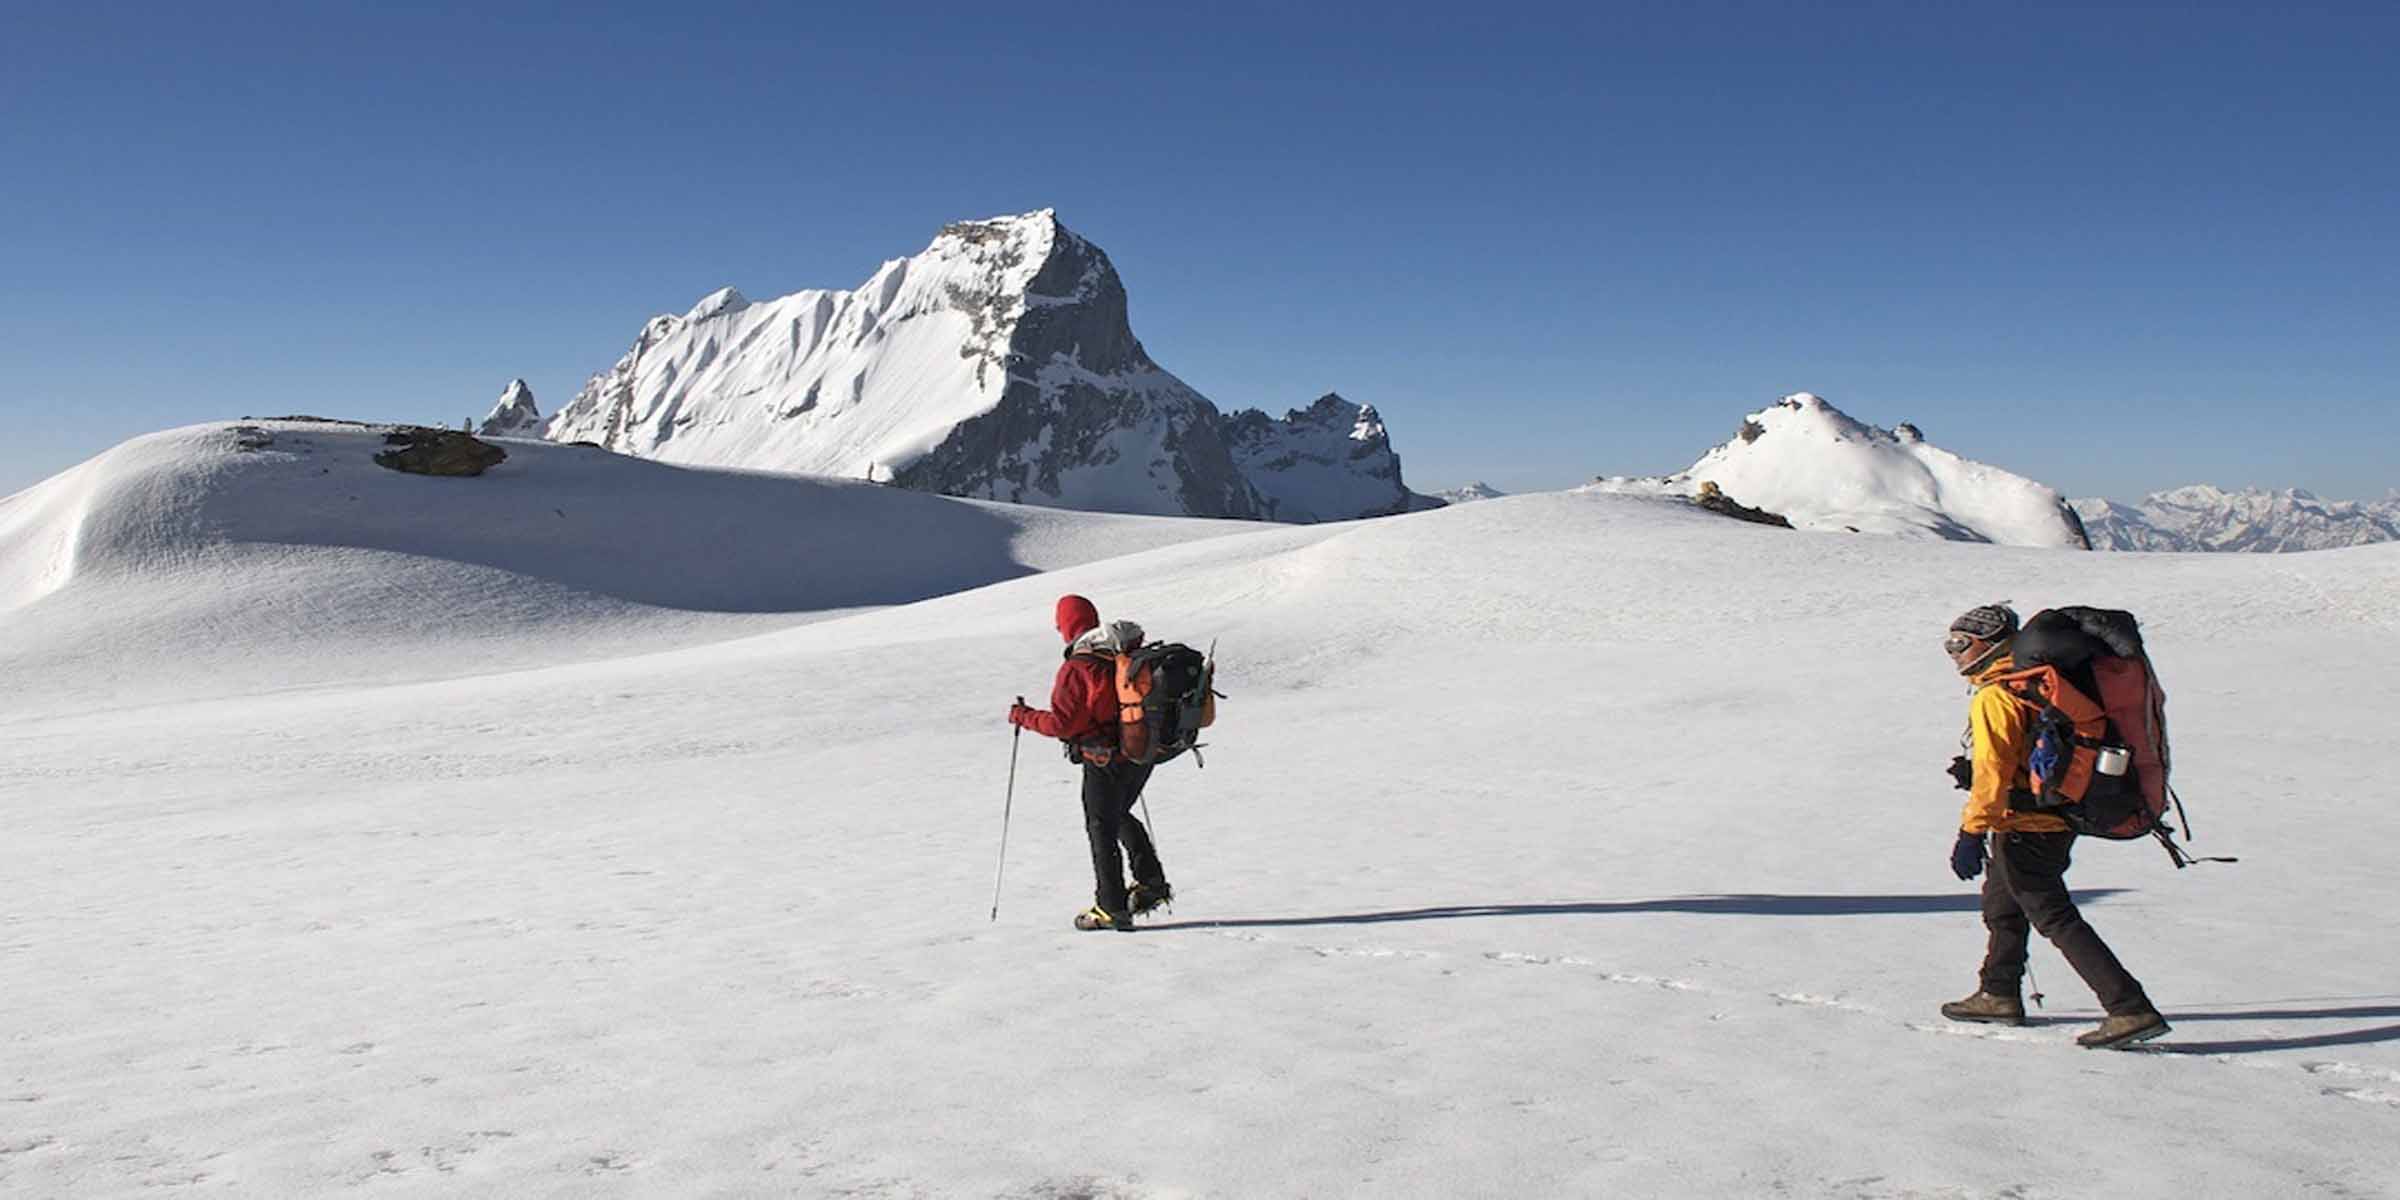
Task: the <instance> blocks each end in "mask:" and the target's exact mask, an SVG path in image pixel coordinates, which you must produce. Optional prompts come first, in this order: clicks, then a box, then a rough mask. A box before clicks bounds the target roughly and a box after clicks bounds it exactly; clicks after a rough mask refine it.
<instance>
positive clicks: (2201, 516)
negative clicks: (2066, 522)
mask: <svg viewBox="0 0 2400 1200" xmlns="http://www.w3.org/2000/svg"><path fill="white" fill-rule="evenodd" d="M2075 510H2076V512H2077V514H2078V515H2080V516H2081V517H2082V518H2083V525H2084V528H2085V529H2086V530H2087V531H2089V532H2090V534H2091V538H2092V545H2093V547H2094V548H2096V549H2101V550H2185V551H2248V552H2252V553H2277V552H2283V551H2293V550H2330V549H2335V548H2338V547H2342V546H2365V545H2372V544H2374V543H2376V542H2389V541H2395V540H2400V495H2395V496H2393V497H2387V498H2386V499H2383V500H2379V501H2378V500H2320V499H2318V498H2317V497H2315V496H2313V495H2310V494H2309V493H2307V492H2304V491H2300V490H2297V489H2285V490H2283V491H2269V490H2266V489H2264V488H2245V489H2243V490H2241V491H2233V492H2229V491H2225V490H2224V489H2221V488H2215V487H2210V486H2208V485H2206V484H2199V485H2195V486H2192V487H2180V488H2174V489H2172V490H2169V491H2164V492H2153V493H2151V494H2150V495H2149V496H2147V497H2144V498H2143V500H2142V501H2141V502H2140V503H2139V504H2118V503H2115V502H2114V501H2109V500H2101V499H2091V500H2077V501H2075Z"/></svg>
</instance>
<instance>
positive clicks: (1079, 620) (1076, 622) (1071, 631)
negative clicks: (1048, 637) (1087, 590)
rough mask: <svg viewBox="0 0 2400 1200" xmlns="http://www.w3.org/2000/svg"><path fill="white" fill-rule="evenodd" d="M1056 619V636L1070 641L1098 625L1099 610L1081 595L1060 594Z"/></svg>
mask: <svg viewBox="0 0 2400 1200" xmlns="http://www.w3.org/2000/svg"><path fill="white" fill-rule="evenodd" d="M1056 621H1057V625H1058V636H1059V637H1060V638H1062V639H1064V640H1066V641H1069V642H1072V641H1074V640H1075V639H1076V638H1079V637H1082V636H1083V635H1084V634H1087V633H1090V632H1091V631H1092V630H1095V629H1098V628H1099V627H1100V610H1099V609H1097V608H1094V607H1092V602H1091V601H1089V600H1086V599H1084V598H1083V597H1081V596H1076V595H1071V594H1070V595H1065V596H1060V597H1059V598H1058V613H1057V618H1056Z"/></svg>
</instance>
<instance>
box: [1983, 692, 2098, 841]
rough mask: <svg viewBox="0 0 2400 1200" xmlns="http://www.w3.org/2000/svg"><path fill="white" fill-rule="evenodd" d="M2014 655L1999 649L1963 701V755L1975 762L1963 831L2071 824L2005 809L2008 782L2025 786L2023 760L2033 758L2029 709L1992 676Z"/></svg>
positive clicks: (2059, 828) (2059, 829) (2035, 829)
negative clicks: (1965, 745) (1965, 746)
mask: <svg viewBox="0 0 2400 1200" xmlns="http://www.w3.org/2000/svg"><path fill="white" fill-rule="evenodd" d="M2016 669H2017V667H2016V661H2015V660H2014V659H2012V658H2010V657H2009V656H2008V655H2005V654H2003V655H2001V656H2000V657H1999V658H1997V659H1994V660H1993V661H1992V665H1990V666H1988V667H1985V668H1984V669H1983V673H1982V674H1980V675H1977V676H1976V677H1975V698H1974V699H1973V700H1972V701H1969V702H1968V705H1967V738H1968V742H1969V746H1968V749H1967V757H1968V759H1969V760H1970V761H1971V762H1973V763H1974V764H1975V773H1974V776H1973V780H1974V783H1973V786H1971V787H1969V788H1968V789H1967V806H1966V809H1965V810H1964V811H1962V812H1961V813H1959V815H1958V827H1959V828H1960V829H1962V830H1965V831H1966V832H1968V833H1990V832H1993V831H1995V830H1997V831H1999V832H2002V833H2064V832H2066V831H2067V830H2068V829H2070V828H2072V827H2071V826H2069V825H2068V824H2067V823H2066V821H2065V820H2063V819H2061V818H2059V817H2054V816H2052V815H2050V814H2049V813H2037V812H2011V811H2009V807H2008V793H2009V790H2010V789H2011V788H2028V789H2029V788H2030V787H2031V786H2032V785H2031V782H2030V780H2029V778H2028V776H2027V775H2026V772H2025V765H2026V763H2027V762H2029V761H2030V760H2031V759H2032V758H2033V714H2032V713H2029V712H2027V711H2025V706H2024V705H2022V704H2019V703H2017V702H2016V701H2015V700H2013V699H2011V698H2010V697H2009V694H2008V692H2007V690H2006V689H2004V688H2002V687H2001V686H2000V685H1999V684H1998V683H1996V682H1994V681H1995V680H1997V679H1999V678H2000V677H2001V676H2002V675H2005V674H2007V673H2009V672H2010V671H2013V670H2016Z"/></svg>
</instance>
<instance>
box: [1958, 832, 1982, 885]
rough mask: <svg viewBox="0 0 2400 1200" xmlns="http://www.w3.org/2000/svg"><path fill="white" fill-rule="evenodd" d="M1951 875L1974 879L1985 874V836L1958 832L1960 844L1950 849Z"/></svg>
mask: <svg viewBox="0 0 2400 1200" xmlns="http://www.w3.org/2000/svg"><path fill="white" fill-rule="evenodd" d="M1950 873H1951V874H1953V875H1956V876H1958V877H1959V878H1960V879H1973V878H1975V877H1976V876H1978V875H1981V874H1983V835H1982V834H1980V833H1968V832H1967V831H1966V830H1964V829H1961V830H1959V831H1958V843H1957V844H1956V845H1954V846H1952V847H1950Z"/></svg>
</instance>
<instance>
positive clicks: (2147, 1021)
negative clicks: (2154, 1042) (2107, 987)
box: [2075, 1009, 2168, 1050]
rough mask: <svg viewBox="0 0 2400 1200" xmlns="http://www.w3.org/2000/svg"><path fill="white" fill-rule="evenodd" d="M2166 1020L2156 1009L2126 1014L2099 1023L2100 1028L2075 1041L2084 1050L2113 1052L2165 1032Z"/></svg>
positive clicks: (2166, 1027)
mask: <svg viewBox="0 0 2400 1200" xmlns="http://www.w3.org/2000/svg"><path fill="white" fill-rule="evenodd" d="M2167 1029H2168V1025H2167V1019H2166V1018H2165V1017H2162V1016H2160V1015H2158V1011H2157V1010H2156V1009H2143V1010H2142V1011H2140V1012H2133V1013H2126V1014H2125V1015H2123V1016H2119V1017H2110V1018H2108V1019H2106V1020H2104V1021H2102V1022H2100V1027H2099V1028H2098V1029H2095V1030H2093V1031H2091V1032H2090V1033H2087V1034H2084V1035H2083V1036H2081V1037H2079V1038H2076V1039H2075V1044H2076V1045H2078V1046H2081V1047H2083V1048H2084V1049H2086V1050H2114V1049H2116V1048H2117V1047H2119V1046H2130V1045H2132V1044H2134V1043H2135V1042H2146V1041H2149V1040H2150V1039H2151V1038H2154V1037H2157V1036H2158V1035H2160V1034H2162V1033H2165V1032H2167Z"/></svg>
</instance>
